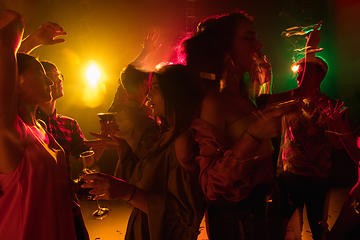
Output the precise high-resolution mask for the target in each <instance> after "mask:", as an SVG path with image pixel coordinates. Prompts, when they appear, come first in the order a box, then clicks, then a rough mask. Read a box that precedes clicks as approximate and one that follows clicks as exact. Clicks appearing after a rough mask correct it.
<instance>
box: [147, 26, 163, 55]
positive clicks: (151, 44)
mask: <svg viewBox="0 0 360 240" xmlns="http://www.w3.org/2000/svg"><path fill="white" fill-rule="evenodd" d="M159 37H160V34H159V33H157V32H156V31H153V32H152V33H150V34H149V35H147V36H146V38H145V40H144V43H143V48H144V50H143V51H145V52H146V53H147V54H150V53H152V52H155V51H156V50H158V49H159V47H160V46H161V44H160V43H157V40H158V39H159Z"/></svg>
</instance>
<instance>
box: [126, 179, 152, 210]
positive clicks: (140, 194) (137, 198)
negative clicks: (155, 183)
mask: <svg viewBox="0 0 360 240" xmlns="http://www.w3.org/2000/svg"><path fill="white" fill-rule="evenodd" d="M131 187H132V188H131ZM131 187H130V188H129V192H128V193H129V194H128V196H127V197H128V198H125V199H124V200H126V201H128V202H129V203H131V204H132V205H133V206H134V207H136V208H138V209H140V210H141V211H142V212H144V213H146V214H147V207H146V201H147V194H146V192H145V191H144V190H142V189H141V188H138V187H136V186H133V185H131Z"/></svg>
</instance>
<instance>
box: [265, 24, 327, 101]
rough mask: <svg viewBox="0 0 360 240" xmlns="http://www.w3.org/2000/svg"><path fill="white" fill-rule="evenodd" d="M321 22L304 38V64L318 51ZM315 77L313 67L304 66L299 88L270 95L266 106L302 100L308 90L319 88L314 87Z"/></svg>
mask: <svg viewBox="0 0 360 240" xmlns="http://www.w3.org/2000/svg"><path fill="white" fill-rule="evenodd" d="M321 24H322V21H321V22H319V23H318V24H317V25H316V27H315V28H314V30H313V31H311V32H310V33H309V35H308V36H307V37H306V38H307V42H306V47H305V62H306V61H307V59H310V58H314V57H315V53H316V52H317V51H319V50H322V49H319V48H318V46H319V43H320V40H321V38H320V36H319V33H320V32H321V31H320V30H319V29H320V27H321ZM314 75H315V67H314V66H311V67H310V65H306V67H305V70H304V74H303V78H302V80H301V83H300V86H299V87H298V88H296V89H293V90H290V91H286V92H283V93H277V94H271V95H269V96H268V104H272V103H276V102H285V101H289V100H298V99H302V98H303V97H304V95H305V94H306V92H307V91H308V90H313V89H314V88H317V87H319V86H316V85H314V82H315V81H313V79H314V78H313V77H314Z"/></svg>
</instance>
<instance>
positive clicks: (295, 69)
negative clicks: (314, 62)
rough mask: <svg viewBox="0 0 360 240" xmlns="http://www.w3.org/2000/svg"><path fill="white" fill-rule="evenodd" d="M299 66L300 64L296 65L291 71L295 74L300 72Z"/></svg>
mask: <svg viewBox="0 0 360 240" xmlns="http://www.w3.org/2000/svg"><path fill="white" fill-rule="evenodd" d="M299 67H300V66H299V65H298V64H294V65H292V66H291V70H292V71H293V72H294V73H297V71H298V70H299Z"/></svg>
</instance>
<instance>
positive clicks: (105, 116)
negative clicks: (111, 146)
mask: <svg viewBox="0 0 360 240" xmlns="http://www.w3.org/2000/svg"><path fill="white" fill-rule="evenodd" d="M116 114H117V113H116V112H103V113H98V114H97V115H98V117H99V118H100V119H101V121H103V122H104V123H105V124H107V125H108V124H110V123H112V122H114V117H115V115H116ZM108 136H110V134H108Z"/></svg>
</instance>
